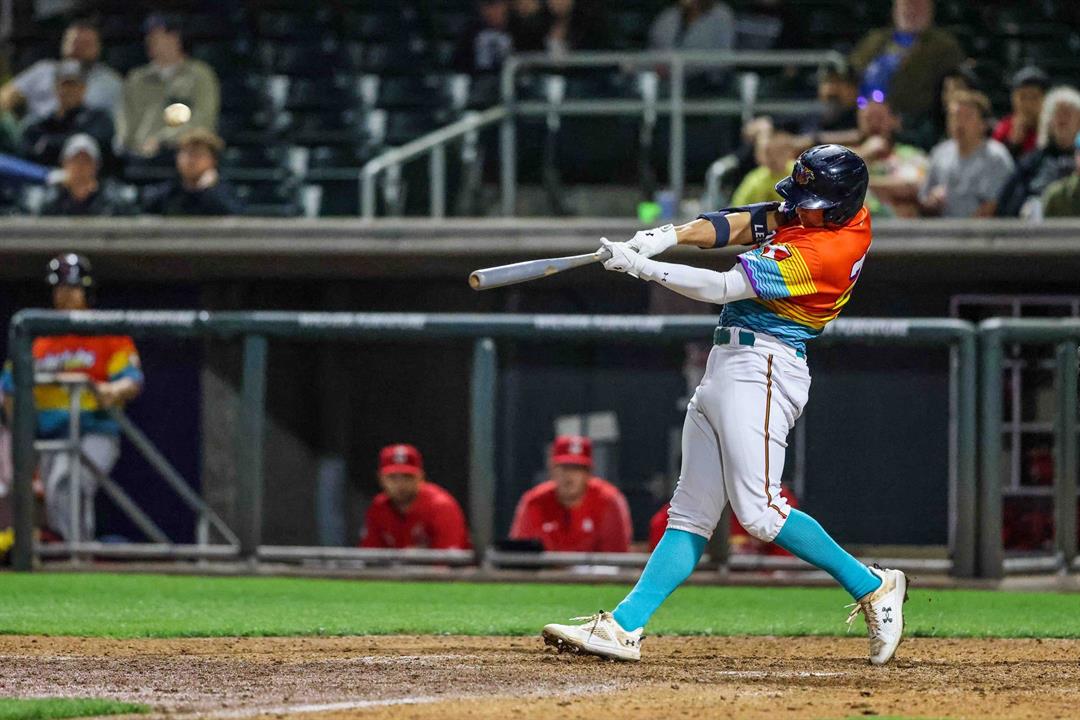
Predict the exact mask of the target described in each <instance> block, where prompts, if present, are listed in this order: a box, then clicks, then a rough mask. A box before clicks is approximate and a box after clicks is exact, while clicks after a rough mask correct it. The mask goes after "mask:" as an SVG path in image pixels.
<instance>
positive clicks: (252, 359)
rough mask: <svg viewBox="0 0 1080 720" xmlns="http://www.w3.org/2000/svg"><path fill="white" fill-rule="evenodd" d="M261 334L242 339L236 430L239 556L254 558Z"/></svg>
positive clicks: (259, 496) (261, 430)
mask: <svg viewBox="0 0 1080 720" xmlns="http://www.w3.org/2000/svg"><path fill="white" fill-rule="evenodd" d="M267 353H268V343H267V340H266V337H264V336H262V335H248V336H246V337H245V338H244V370H243V376H242V377H241V390H240V413H239V427H238V428H237V435H236V440H237V454H236V457H237V486H238V488H237V489H238V490H239V496H240V503H239V507H240V516H239V522H238V523H237V525H238V528H237V529H238V530H239V532H238V533H237V534H238V535H239V536H240V555H241V557H244V558H248V559H254V558H255V557H256V553H257V550H258V547H259V544H260V543H261V541H262V501H263V440H264V436H265V426H266V356H267Z"/></svg>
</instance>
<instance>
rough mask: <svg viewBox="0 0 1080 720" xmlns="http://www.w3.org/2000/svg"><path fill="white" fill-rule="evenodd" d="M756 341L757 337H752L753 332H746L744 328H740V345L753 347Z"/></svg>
mask: <svg viewBox="0 0 1080 720" xmlns="http://www.w3.org/2000/svg"><path fill="white" fill-rule="evenodd" d="M756 341H757V338H756V337H754V333H752V332H747V331H746V330H740V331H739V344H740V345H746V346H747V347H754V343H755V342H756Z"/></svg>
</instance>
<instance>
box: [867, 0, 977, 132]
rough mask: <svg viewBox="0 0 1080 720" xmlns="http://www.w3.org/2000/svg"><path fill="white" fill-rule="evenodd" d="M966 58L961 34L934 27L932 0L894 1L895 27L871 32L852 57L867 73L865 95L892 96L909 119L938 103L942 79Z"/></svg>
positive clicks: (900, 112)
mask: <svg viewBox="0 0 1080 720" xmlns="http://www.w3.org/2000/svg"><path fill="white" fill-rule="evenodd" d="M964 57H965V55H964V51H963V50H962V49H961V48H960V44H959V43H958V42H957V41H956V38H954V37H953V36H952V34H951V33H949V32H947V31H945V30H942V29H940V28H936V27H934V2H933V0H893V25H892V27H887V28H879V29H877V30H872V31H870V33H868V34H867V35H866V36H864V37H863V38H862V40H860V41H859V44H858V45H857V46H856V47H855V50H854V51H853V52H852V53H851V57H850V62H851V65H852V67H853V68H855V70H856V72H858V73H859V75H860V76H861V77H862V83H861V85H860V94H861V95H862V96H863V97H864V98H867V99H869V100H877V101H880V100H881V99H882V98H886V97H887V98H888V99H889V103H890V104H891V105H892V108H893V109H894V110H895V111H896V112H898V113H899V114H900V115H901V117H903V118H904V119H905V122H906V121H908V120H912V121H915V120H919V119H921V118H923V117H924V116H926V115H927V114H929V113H931V112H932V111H933V110H934V109H935V108H936V107H937V103H938V102H939V100H938V97H937V94H938V88H939V87H940V86H941V81H942V79H943V78H944V77H945V76H946V75H947V74H949V73H950V72H951V71H952V70H953V69H954V68H956V67H957V66H958V65H959V64H960V63H962V62H963V61H964Z"/></svg>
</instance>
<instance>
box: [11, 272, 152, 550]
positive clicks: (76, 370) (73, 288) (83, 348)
mask: <svg viewBox="0 0 1080 720" xmlns="http://www.w3.org/2000/svg"><path fill="white" fill-rule="evenodd" d="M46 282H47V283H48V284H49V286H50V288H51V289H52V303H53V308H54V309H56V310H65V311H73V310H87V309H89V308H90V307H91V306H92V305H93V302H94V299H93V292H94V287H95V286H94V276H93V274H92V270H91V267H90V261H89V260H87V259H86V258H85V257H83V256H82V255H76V254H75V253H64V254H62V255H58V256H56V257H54V258H53V259H52V260H50V261H49V265H48V268H47V271H46ZM32 353H33V357H34V371H35V372H36V373H55V372H60V371H63V372H65V373H71V374H78V375H84V376H85V377H86V379H87V381H88V383H89V385H88V386H87V387H86V388H85V389H86V394H84V395H83V397H82V403H81V405H80V407H81V410H80V412H79V428H80V444H79V449H80V452H81V453H82V457H83V459H84V462H89V463H91V464H92V465H93V466H94V468H95V469H96V470H97V472H96V473H94V472H90V471H89V470H88V469H83V470H82V472H80V473H79V474H78V475H79V488H78V491H79V494H80V495H81V503H80V507H81V517H78V518H76V517H73V516H72V512H71V500H72V498H71V494H72V484H73V483H72V478H71V476H70V470H71V465H70V458H71V453H70V451H69V450H68V449H67V448H60V449H54V450H46V451H43V452H41V453H40V456H39V457H40V461H39V462H40V464H39V471H40V476H41V479H42V481H43V483H44V486H45V511H46V519H47V522H48V524H49V527H50V528H52V530H54V531H55V532H56V533H57V534H59V535H60V536H62V537H64V538H65V539H73V538H74V537H75V533H74V531H75V530H76V528H77V529H78V537H79V539H80V540H82V541H84V542H86V541H93V540H94V539H95V530H96V526H95V522H94V520H95V515H94V495H95V494H96V493H97V486H98V481H97V477H98V476H100V475H104V476H106V477H107V476H108V475H109V473H111V472H112V469H113V467H115V466H116V461H117V460H118V459H119V457H120V426H119V425H118V424H117V422H116V420H114V419H113V417H112V416H111V415H110V414H109V413H108V410H109V409H111V408H122V407H124V406H125V405H126V404H127V403H129V402H131V401H132V400H134V399H135V398H137V397H138V396H139V395H140V394H141V393H142V388H143V372H142V365H141V363H140V361H139V353H138V351H137V350H136V349H135V343H134V342H133V341H132V339H131V338H130V337H127V336H126V335H87V336H81V335H71V334H69V335H62V336H49V337H39V338H37V339H36V340H34V344H33V349H32ZM0 388H2V389H3V396H4V411H5V413H6V414H7V417H8V419H9V420H10V419H11V417H12V411H13V410H14V393H15V381H14V377H13V375H12V369H11V362H10V361H9V362H8V363H7V364H6V365H5V366H4V372H3V375H2V376H0ZM70 392H71V389H70V388H68V387H66V386H58V385H37V386H36V387H35V388H34V405H35V406H36V408H37V437H38V439H41V440H61V439H66V438H68V437H69V434H68V433H69V427H70V422H71V417H70V408H71V399H70Z"/></svg>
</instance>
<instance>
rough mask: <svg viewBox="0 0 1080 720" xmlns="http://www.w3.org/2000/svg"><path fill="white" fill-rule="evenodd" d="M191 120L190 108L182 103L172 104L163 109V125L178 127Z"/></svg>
mask: <svg viewBox="0 0 1080 720" xmlns="http://www.w3.org/2000/svg"><path fill="white" fill-rule="evenodd" d="M189 120H191V108H189V107H188V106H187V105H185V104H184V103H173V104H172V105H170V106H169V107H167V108H165V124H166V125H168V126H169V127H179V126H180V125H183V124H184V123H186V122H187V121H189Z"/></svg>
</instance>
